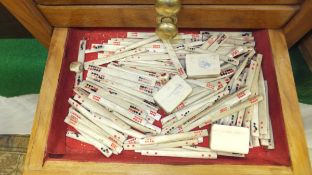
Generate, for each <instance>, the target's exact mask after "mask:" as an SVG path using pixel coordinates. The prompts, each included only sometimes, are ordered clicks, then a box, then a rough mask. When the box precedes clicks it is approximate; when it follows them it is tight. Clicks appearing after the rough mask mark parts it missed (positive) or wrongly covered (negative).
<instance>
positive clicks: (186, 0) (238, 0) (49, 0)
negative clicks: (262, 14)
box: [36, 0, 302, 5]
mask: <svg viewBox="0 0 312 175" xmlns="http://www.w3.org/2000/svg"><path fill="white" fill-rule="evenodd" d="M181 1H182V4H227V5H231V4H298V3H300V2H301V1H302V0H181ZM36 2H37V3H38V4H42V5H73V4H76V5H88V4H92V5H96V4H142V5H143V4H145V5H146V4H155V2H156V0H36Z"/></svg>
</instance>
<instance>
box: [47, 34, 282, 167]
mask: <svg viewBox="0 0 312 175" xmlns="http://www.w3.org/2000/svg"><path fill="white" fill-rule="evenodd" d="M72 33H74V34H72V35H73V36H74V35H78V34H75V32H72ZM76 33H79V30H78V32H76ZM256 33H257V32H255V35H254V34H253V33H252V32H222V31H200V32H194V31H192V32H188V31H185V32H183V31H182V32H181V33H179V34H178V35H177V36H176V37H175V38H174V39H172V40H170V41H167V40H161V39H159V38H158V37H157V36H156V35H155V33H153V32H146V31H140V32H127V31H120V30H116V31H112V32H107V31H105V30H103V31H102V30H98V31H97V30H95V32H90V33H88V32H83V35H82V33H79V35H80V38H78V37H77V38H76V39H75V41H76V42H75V44H77V45H75V46H74V45H71V47H74V48H75V49H72V51H71V53H70V54H67V55H65V57H70V56H72V55H76V58H75V59H74V58H73V59H72V61H71V62H72V63H71V65H70V66H69V63H68V64H67V65H66V66H67V69H68V67H70V69H71V70H72V71H74V72H75V73H69V74H71V75H73V76H72V78H73V79H72V81H71V83H65V84H68V85H71V88H70V89H68V92H67V94H70V98H67V97H66V96H64V97H61V98H62V99H63V101H64V99H65V98H67V100H66V101H67V104H66V105H65V104H63V107H62V108H65V107H66V106H68V104H69V106H70V107H69V109H67V111H66V117H65V116H64V118H63V119H64V121H65V123H67V124H68V125H65V127H66V130H67V131H66V138H65V140H66V148H65V149H66V151H68V152H70V153H71V154H72V155H74V154H77V155H81V154H84V153H87V154H89V153H91V154H90V156H92V155H95V154H96V155H97V157H98V158H100V159H101V160H102V159H103V160H104V159H105V161H106V160H107V161H109V160H112V161H123V158H122V157H126V158H125V159H127V160H128V159H131V158H133V162H142V161H144V160H150V162H151V163H153V162H155V163H156V161H159V160H163V159H166V160H167V161H164V163H166V162H167V163H183V164H185V163H187V162H188V161H189V160H190V159H191V160H192V162H195V163H196V162H199V163H202V162H204V161H207V162H209V161H213V160H212V159H216V160H215V161H216V162H217V161H218V160H219V159H220V161H221V162H222V161H224V160H229V161H230V162H235V161H237V162H239V161H240V160H244V159H248V157H252V159H253V158H256V157H257V156H258V157H259V156H260V155H261V156H263V157H265V154H268V156H270V155H269V154H276V155H277V154H279V150H276V147H279V145H281V143H283V142H285V140H283V139H284V138H283V137H285V135H283V134H281V133H282V132H284V131H283V126H282V129H279V130H276V129H274V125H272V123H277V122H279V121H280V119H274V118H273V117H272V116H271V115H272V112H269V111H271V110H272V109H270V107H272V104H270V103H271V101H270V103H269V97H270V93H271V94H272V93H274V91H276V89H274V88H273V90H271V89H270V83H267V78H266V77H267V76H265V75H270V74H271V73H272V70H270V66H268V67H265V66H262V68H261V65H263V62H264V61H265V59H266V58H265V56H266V53H265V54H262V53H261V49H257V44H258V42H257V40H256V39H255V38H256V37H257V34H256ZM258 36H259V35H258ZM68 42H72V41H68ZM260 45H264V44H263V43H261V42H260ZM74 52H75V53H74ZM269 61H270V60H269ZM267 70H269V71H267ZM273 78H274V76H273ZM268 79H272V77H270V78H268ZM64 81H65V80H64ZM271 86H274V84H273V85H271ZM69 91H71V92H69ZM270 91H271V92H270ZM272 91H273V92H272ZM273 103H274V104H276V102H273ZM274 104H273V105H274ZM277 104H278V102H277ZM273 111H275V112H276V111H277V112H276V113H278V110H276V109H275V110H273ZM273 115H274V112H273ZM272 118H273V120H272V121H271V119H272ZM277 118H278V117H277ZM278 120H279V121H278ZM52 125H53V122H52ZM275 132H276V133H275ZM52 133H53V130H52ZM275 135H282V137H280V138H275V137H274V136H275ZM51 138H52V139H51ZM53 139H54V140H55V138H54V136H51V134H50V137H49V141H53ZM276 140H277V141H280V140H282V142H281V143H276ZM285 149H286V150H287V146H285V145H284V146H282V148H281V150H280V151H281V152H282V151H284V150H285ZM48 150H49V147H48ZM60 150H61V149H60ZM270 152H272V153H270ZM100 156H101V157H100ZM146 156H149V157H146ZM155 156H157V157H155ZM261 156H260V157H261ZM118 157H121V159H120V160H119V158H118ZM161 157H163V158H161ZM275 157H276V156H275ZM280 157H281V158H282V159H284V158H285V161H284V162H283V161H282V162H281V164H287V161H286V159H287V155H281V156H280ZM90 159H92V158H90ZM153 159H155V161H154V160H153ZM254 161H255V162H257V160H254ZM130 162H131V161H130ZM158 163H162V162H158Z"/></svg>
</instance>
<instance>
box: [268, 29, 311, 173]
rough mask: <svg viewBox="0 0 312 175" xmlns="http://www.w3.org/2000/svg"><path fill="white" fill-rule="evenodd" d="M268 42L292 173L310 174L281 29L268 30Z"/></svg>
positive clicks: (289, 65) (287, 55) (285, 45)
mask: <svg viewBox="0 0 312 175" xmlns="http://www.w3.org/2000/svg"><path fill="white" fill-rule="evenodd" d="M269 36H270V43H271V47H272V53H273V57H274V65H275V71H276V77H277V83H278V89H279V94H280V98H281V103H282V111H283V116H284V120H285V121H284V122H285V127H286V134H287V140H288V147H289V152H290V157H291V164H292V170H293V174H294V175H311V166H310V161H309V154H308V149H307V143H306V139H305V135H304V129H303V124H302V118H301V113H300V108H299V104H298V98H297V93H296V87H295V82H294V78H293V72H292V69H291V63H290V59H289V54H288V51H287V44H286V40H285V37H284V34H283V32H282V31H277V30H270V31H269Z"/></svg>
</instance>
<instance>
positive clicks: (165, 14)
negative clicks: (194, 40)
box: [155, 0, 181, 40]
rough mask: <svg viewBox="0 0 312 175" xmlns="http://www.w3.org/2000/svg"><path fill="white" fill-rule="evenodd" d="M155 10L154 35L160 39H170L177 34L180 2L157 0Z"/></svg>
mask: <svg viewBox="0 0 312 175" xmlns="http://www.w3.org/2000/svg"><path fill="white" fill-rule="evenodd" d="M155 8H156V12H157V28H156V34H157V35H158V36H159V38H161V39H165V40H167V39H172V38H173V37H175V36H176V35H177V34H178V28H177V21H178V20H177V14H178V12H179V11H180V9H181V2H180V0H157V2H156V4H155Z"/></svg>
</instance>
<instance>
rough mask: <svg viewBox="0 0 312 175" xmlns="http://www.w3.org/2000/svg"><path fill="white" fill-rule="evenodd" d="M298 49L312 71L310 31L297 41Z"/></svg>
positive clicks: (311, 34)
mask: <svg viewBox="0 0 312 175" xmlns="http://www.w3.org/2000/svg"><path fill="white" fill-rule="evenodd" d="M299 49H300V51H301V53H302V55H303V58H304V60H305V61H306V63H307V65H308V67H309V69H310V71H311V72H312V32H310V33H309V34H308V35H307V36H305V37H304V38H303V39H302V40H301V42H300V43H299Z"/></svg>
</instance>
